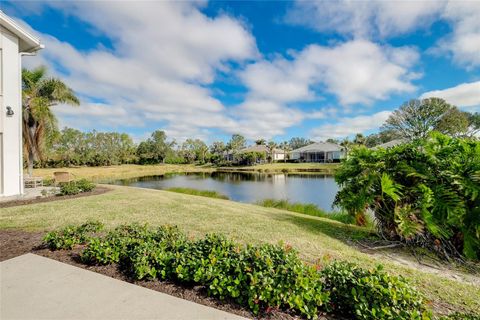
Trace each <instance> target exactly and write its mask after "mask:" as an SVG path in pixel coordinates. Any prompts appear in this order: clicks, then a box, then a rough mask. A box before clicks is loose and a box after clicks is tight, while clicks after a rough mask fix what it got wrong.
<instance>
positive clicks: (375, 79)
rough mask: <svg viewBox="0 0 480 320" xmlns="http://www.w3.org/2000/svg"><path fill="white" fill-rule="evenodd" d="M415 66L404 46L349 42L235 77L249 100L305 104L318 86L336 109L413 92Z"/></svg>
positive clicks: (255, 66)
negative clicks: (337, 103)
mask: <svg viewBox="0 0 480 320" xmlns="http://www.w3.org/2000/svg"><path fill="white" fill-rule="evenodd" d="M417 61H418V53H417V51H416V50H415V49H413V48H410V47H400V48H394V47H390V46H380V45H378V44H375V43H373V42H370V41H366V40H352V41H348V42H345V43H342V44H338V45H336V46H333V47H326V46H319V45H310V46H308V47H306V48H305V49H304V50H303V51H301V52H299V53H296V54H294V55H293V57H292V59H291V60H287V59H285V58H281V57H280V58H277V59H275V60H273V61H266V60H263V61H261V62H258V63H255V64H253V65H250V66H249V67H247V68H246V70H245V71H244V72H243V73H242V76H241V78H242V79H243V81H244V83H245V85H246V86H247V87H248V88H249V89H250V90H251V92H250V95H251V96H253V97H255V98H260V99H269V100H271V101H276V102H281V103H288V102H292V101H307V100H312V99H315V98H316V97H315V93H314V92H315V91H314V88H317V87H319V86H320V87H321V88H322V89H324V90H325V91H326V92H328V93H331V94H333V95H335V96H336V97H337V98H338V100H339V101H340V103H341V104H344V105H348V104H354V103H366V104H369V103H372V102H374V101H376V100H384V99H387V98H388V97H389V96H390V95H392V94H396V93H405V92H413V91H414V90H415V86H414V85H413V84H412V80H413V79H415V78H417V77H418V74H417V73H415V72H412V71H411V70H410V69H411V68H412V67H413V66H414V65H415V64H416V63H417Z"/></svg>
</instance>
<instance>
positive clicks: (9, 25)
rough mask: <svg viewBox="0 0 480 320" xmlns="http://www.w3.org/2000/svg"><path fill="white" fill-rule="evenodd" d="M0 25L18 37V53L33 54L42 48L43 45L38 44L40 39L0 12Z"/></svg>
mask: <svg viewBox="0 0 480 320" xmlns="http://www.w3.org/2000/svg"><path fill="white" fill-rule="evenodd" d="M0 25H1V26H2V27H3V28H5V29H6V30H8V31H10V32H11V33H13V34H14V35H16V36H17V37H18V39H19V41H18V50H19V52H25V53H33V52H36V51H38V50H40V49H43V48H44V45H43V44H41V43H40V39H38V38H37V37H35V36H33V35H32V34H30V33H29V32H27V31H26V30H25V29H23V28H22V27H20V26H19V25H18V23H16V22H15V21H14V20H13V19H12V18H10V17H9V16H7V15H6V14H5V13H4V12H3V11H1V10H0Z"/></svg>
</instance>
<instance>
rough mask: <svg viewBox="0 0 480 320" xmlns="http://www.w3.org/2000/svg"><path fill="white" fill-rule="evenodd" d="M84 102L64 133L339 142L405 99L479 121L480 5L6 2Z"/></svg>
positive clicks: (27, 61)
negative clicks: (433, 100) (437, 104)
mask: <svg viewBox="0 0 480 320" xmlns="http://www.w3.org/2000/svg"><path fill="white" fill-rule="evenodd" d="M0 9H1V10H3V11H4V12H5V13H6V14H8V15H10V16H11V17H12V18H14V19H15V20H16V21H17V22H19V23H20V24H22V25H23V26H24V27H25V28H27V29H28V30H30V31H31V32H32V33H34V34H35V35H36V36H38V37H39V38H40V39H41V42H42V43H43V44H44V45H45V49H43V50H41V51H40V52H39V54H38V55H37V56H35V57H24V58H23V65H24V67H27V68H33V67H36V66H39V65H45V66H47V67H48V70H49V74H50V75H51V76H55V77H60V78H61V79H62V80H63V81H64V82H65V83H67V84H68V85H69V86H70V87H71V88H72V89H73V90H74V91H75V93H76V94H77V96H78V97H79V98H80V100H81V105H80V106H79V107H71V106H67V105H59V106H55V107H54V108H53V110H54V112H55V114H56V115H57V116H58V118H59V123H60V126H62V127H64V126H68V127H73V128H77V129H80V130H85V131H86V130H92V129H95V130H97V131H118V132H127V133H129V134H130V135H131V136H132V137H133V138H134V140H136V141H140V140H142V139H145V138H146V137H148V136H149V135H150V134H151V132H152V131H154V130H157V129H160V130H164V131H165V132H166V133H167V135H168V136H169V137H170V138H172V139H176V140H177V141H182V140H185V139H186V138H200V139H203V140H205V141H207V142H212V141H216V140H228V139H229V137H230V136H231V135H232V134H235V133H238V134H242V135H244V136H245V137H246V138H247V139H249V140H250V141H253V140H255V139H259V138H263V139H267V140H270V139H272V140H274V141H277V142H280V141H284V140H289V139H290V138H291V137H295V136H301V137H306V138H310V139H312V140H316V141H322V140H326V139H328V138H336V139H343V138H345V137H351V136H353V135H355V134H356V133H363V134H369V133H374V132H377V131H378V130H379V127H380V126H381V125H382V124H383V122H384V121H385V120H386V119H387V118H388V116H389V114H390V113H391V112H392V110H395V109H397V108H398V107H399V106H400V105H401V104H402V103H404V102H405V101H408V100H410V99H415V98H426V97H431V96H436V97H441V98H444V99H446V100H447V102H449V103H451V104H454V105H456V106H458V107H459V108H460V109H462V110H465V111H469V112H477V111H480V19H479V18H478V17H480V1H447V0H438V1H434V0H431V1H408V0H405V1H382V0H378V1H375V0H374V1H291V2H290V1H264V2H260V1H212V2H208V1H192V2H187V1H172V2H166V1H162V2H160V1H145V2H141V1H131V2H129V1H78V2H76V1H25V2H21V1H2V2H1V4H0Z"/></svg>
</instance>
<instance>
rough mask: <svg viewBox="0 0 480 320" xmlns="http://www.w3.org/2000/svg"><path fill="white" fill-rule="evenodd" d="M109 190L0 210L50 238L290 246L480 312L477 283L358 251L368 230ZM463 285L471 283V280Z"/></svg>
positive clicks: (239, 206) (13, 224)
mask: <svg viewBox="0 0 480 320" xmlns="http://www.w3.org/2000/svg"><path fill="white" fill-rule="evenodd" d="M109 187H110V188H112V189H113V191H111V192H107V193H105V194H101V195H96V196H89V197H82V198H77V199H68V200H61V201H54V202H45V203H38V204H33V205H24V206H17V207H10V208H2V209H1V210H0V228H2V229H23V230H31V231H47V230H53V229H57V228H61V227H64V226H66V225H68V224H82V223H85V222H86V221H89V220H99V221H100V222H102V223H104V224H105V225H106V226H107V227H109V228H113V227H115V226H118V225H119V224H124V223H134V222H137V223H141V224H144V223H148V224H149V225H151V226H159V225H163V224H172V225H177V226H179V227H180V228H181V229H182V230H184V231H185V232H187V233H188V234H190V235H191V236H194V237H195V236H203V235H204V234H206V233H210V232H216V233H223V234H225V235H227V236H229V237H231V238H233V239H235V240H237V241H240V242H242V243H254V244H259V243H265V242H268V243H278V242H279V241H284V242H285V243H288V244H290V245H292V246H293V247H294V248H296V249H297V250H298V251H299V254H300V256H301V258H302V259H304V260H305V261H307V262H315V261H317V260H318V259H341V260H347V261H351V262H355V263H358V264H359V265H361V266H362V267H366V268H370V267H373V266H375V265H377V264H379V263H380V264H383V265H384V268H385V270H386V271H387V272H389V273H392V274H399V275H403V276H405V277H407V278H408V279H409V280H410V281H411V282H413V284H414V285H416V286H417V287H418V288H419V290H421V291H422V292H423V293H424V294H425V295H426V296H427V298H428V299H430V300H431V301H433V302H434V303H435V306H437V305H439V304H442V305H445V304H446V305H448V306H452V307H453V308H454V309H457V310H466V311H468V310H469V311H476V310H480V299H478V297H480V286H479V285H478V282H477V284H475V283H473V282H471V283H467V281H464V280H461V279H455V278H453V277H452V275H451V274H448V273H445V274H444V272H439V273H438V274H437V273H433V272H427V271H422V270H419V268H418V267H417V266H412V265H410V264H408V263H404V261H402V260H398V261H399V262H395V259H392V258H391V257H388V258H386V257H385V256H384V255H379V254H375V255H373V254H367V253H364V252H362V251H361V250H359V249H358V247H356V246H354V245H353V244H354V239H362V238H365V237H369V236H370V235H371V233H370V231H369V230H368V229H366V228H360V227H356V226H353V225H348V224H343V223H339V222H337V221H333V220H331V219H325V218H321V217H316V216H309V215H305V214H299V213H295V212H289V211H286V210H278V209H275V208H266V207H261V206H257V205H253V204H246V203H238V202H233V201H229V200H223V199H213V198H203V197H195V196H191V195H187V194H180V193H174V192H167V191H160V190H149V189H141V188H131V187H122V186H109ZM457 274H458V273H457ZM472 277H473V276H472ZM461 278H463V279H467V280H468V277H467V275H465V276H463V275H461Z"/></svg>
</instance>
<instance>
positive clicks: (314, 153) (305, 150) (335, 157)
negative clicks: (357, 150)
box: [290, 142, 345, 163]
mask: <svg viewBox="0 0 480 320" xmlns="http://www.w3.org/2000/svg"><path fill="white" fill-rule="evenodd" d="M344 156H345V149H344V148H343V147H341V146H339V145H338V144H335V143H330V142H315V143H312V144H310V145H308V146H305V147H301V148H298V149H295V150H292V151H291V152H290V159H291V160H295V161H298V162H324V163H327V162H339V161H340V159H342V158H343V157H344Z"/></svg>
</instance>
